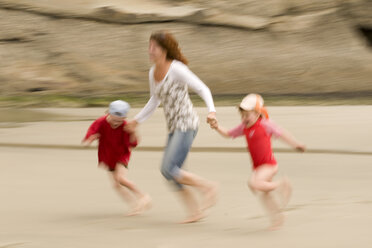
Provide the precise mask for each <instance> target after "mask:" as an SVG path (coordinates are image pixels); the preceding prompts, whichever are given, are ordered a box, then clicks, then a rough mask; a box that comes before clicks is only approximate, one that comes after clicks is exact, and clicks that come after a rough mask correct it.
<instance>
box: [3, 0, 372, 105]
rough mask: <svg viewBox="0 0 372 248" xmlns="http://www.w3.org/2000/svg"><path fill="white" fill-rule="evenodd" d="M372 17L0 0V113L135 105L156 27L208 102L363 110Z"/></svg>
mask: <svg viewBox="0 0 372 248" xmlns="http://www.w3.org/2000/svg"><path fill="white" fill-rule="evenodd" d="M371 13H372V1H370V0H234V1H227V0H213V1H211V0H64V1H61V0H18V1H13V0H0V56H1V57H0V58H1V59H0V82H1V83H0V107H9V106H38V107H40V106H41V107H44V106H48V107H50V106H53V107H59V106H61V107H74V106H76V107H85V106H106V105H107V104H108V102H109V101H111V100H112V99H116V98H122V99H125V100H127V101H128V102H130V103H132V105H134V106H136V105H138V106H142V105H143V103H145V102H146V100H147V97H148V70H149V68H150V63H149V61H148V55H147V48H148V39H149V36H150V34H151V33H152V32H153V31H155V30H159V29H165V30H168V31H170V32H172V33H173V34H175V36H176V38H177V39H178V41H179V43H180V46H181V48H182V51H183V52H184V54H185V56H186V57H187V58H188V59H189V62H190V64H189V67H190V68H191V70H192V71H194V72H195V73H196V74H197V75H198V76H199V77H200V78H201V79H202V80H203V81H204V82H205V83H206V84H207V85H208V86H209V87H210V89H211V90H212V93H213V95H214V98H215V100H216V102H217V104H218V105H232V104H236V103H237V102H239V101H240V99H241V97H242V95H245V94H247V93H250V92H258V93H261V94H262V95H263V96H264V98H265V99H266V100H267V103H268V104H270V103H275V104H281V105H293V104H300V105H308V104H317V105H319V104H321V105H323V104H326V105H329V104H345V103H346V104H372V15H371ZM194 98H195V101H196V104H198V101H200V100H198V98H197V97H194Z"/></svg>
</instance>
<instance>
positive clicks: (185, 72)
mask: <svg viewBox="0 0 372 248" xmlns="http://www.w3.org/2000/svg"><path fill="white" fill-rule="evenodd" d="M174 66H175V68H174V71H175V74H176V79H177V80H179V81H181V82H184V83H186V84H187V86H188V87H190V88H191V89H192V90H193V91H194V92H195V93H197V94H198V95H199V96H200V97H201V98H202V99H203V100H204V102H205V104H206V105H207V108H208V111H209V112H210V113H211V112H213V113H215V112H216V109H215V107H214V102H213V97H212V94H211V91H210V90H209V88H208V87H207V86H206V85H205V84H204V83H203V82H202V81H201V80H200V79H199V78H198V77H197V76H196V75H195V74H194V73H193V72H192V71H191V70H190V69H189V68H188V67H187V66H186V65H184V64H182V63H177V64H176V65H174Z"/></svg>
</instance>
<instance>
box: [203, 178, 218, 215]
mask: <svg viewBox="0 0 372 248" xmlns="http://www.w3.org/2000/svg"><path fill="white" fill-rule="evenodd" d="M217 189H218V186H217V184H216V183H212V184H211V186H210V187H209V189H208V190H207V191H206V192H205V193H204V201H203V204H202V208H201V210H202V211H205V210H207V209H208V208H210V207H213V206H214V205H215V204H216V203H217Z"/></svg>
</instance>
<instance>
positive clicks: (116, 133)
mask: <svg viewBox="0 0 372 248" xmlns="http://www.w3.org/2000/svg"><path fill="white" fill-rule="evenodd" d="M106 118H107V115H105V116H102V117H100V118H98V119H97V120H95V121H94V122H93V123H92V125H90V127H89V129H88V132H87V134H86V135H85V138H84V140H86V139H88V138H89V137H90V136H91V135H93V134H100V137H99V144H98V162H99V163H104V164H105V165H106V166H108V168H109V169H110V170H114V169H115V167H116V164H117V163H122V164H124V165H126V166H127V165H128V162H129V158H130V154H131V148H132V147H136V146H137V141H135V142H130V141H129V133H127V132H125V131H124V129H123V127H124V126H125V125H126V124H127V123H126V122H125V121H123V124H122V125H120V126H119V127H117V128H115V129H114V128H112V127H111V126H110V124H109V123H108V122H107V120H106Z"/></svg>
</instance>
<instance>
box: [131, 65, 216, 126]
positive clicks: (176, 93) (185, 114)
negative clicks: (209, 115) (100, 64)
mask: <svg viewBox="0 0 372 248" xmlns="http://www.w3.org/2000/svg"><path fill="white" fill-rule="evenodd" d="M154 69H155V67H154V66H153V67H151V69H150V73H149V83H150V99H149V101H148V102H147V104H146V105H145V107H144V108H143V109H142V110H141V111H140V112H139V113H138V114H137V115H136V116H135V120H136V121H137V122H138V123H141V122H143V121H145V120H146V119H147V118H149V117H150V116H151V115H152V113H154V111H155V109H156V108H157V107H158V106H159V105H160V103H161V104H162V105H163V109H164V114H165V118H166V121H167V126H168V130H169V131H170V132H173V131H174V130H176V129H180V130H182V131H186V130H188V129H192V130H195V129H197V128H198V125H199V117H198V115H197V114H196V111H195V110H194V109H193V105H192V102H191V100H190V97H189V93H188V87H190V88H191V89H192V90H193V91H194V92H196V93H197V94H198V95H199V96H200V97H201V98H202V99H203V100H204V102H205V103H206V105H207V107H208V111H209V112H216V110H215V107H214V103H213V98H212V94H211V91H210V90H209V88H208V87H207V86H206V85H205V84H204V83H203V82H202V81H201V80H200V79H199V78H198V77H197V76H196V75H195V74H194V73H193V72H192V71H190V69H189V68H188V67H187V66H186V65H185V64H183V63H182V62H180V61H177V60H173V61H172V63H171V65H170V67H169V69H168V72H167V74H166V75H165V77H164V79H163V80H162V81H161V82H156V81H155V78H154Z"/></svg>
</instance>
